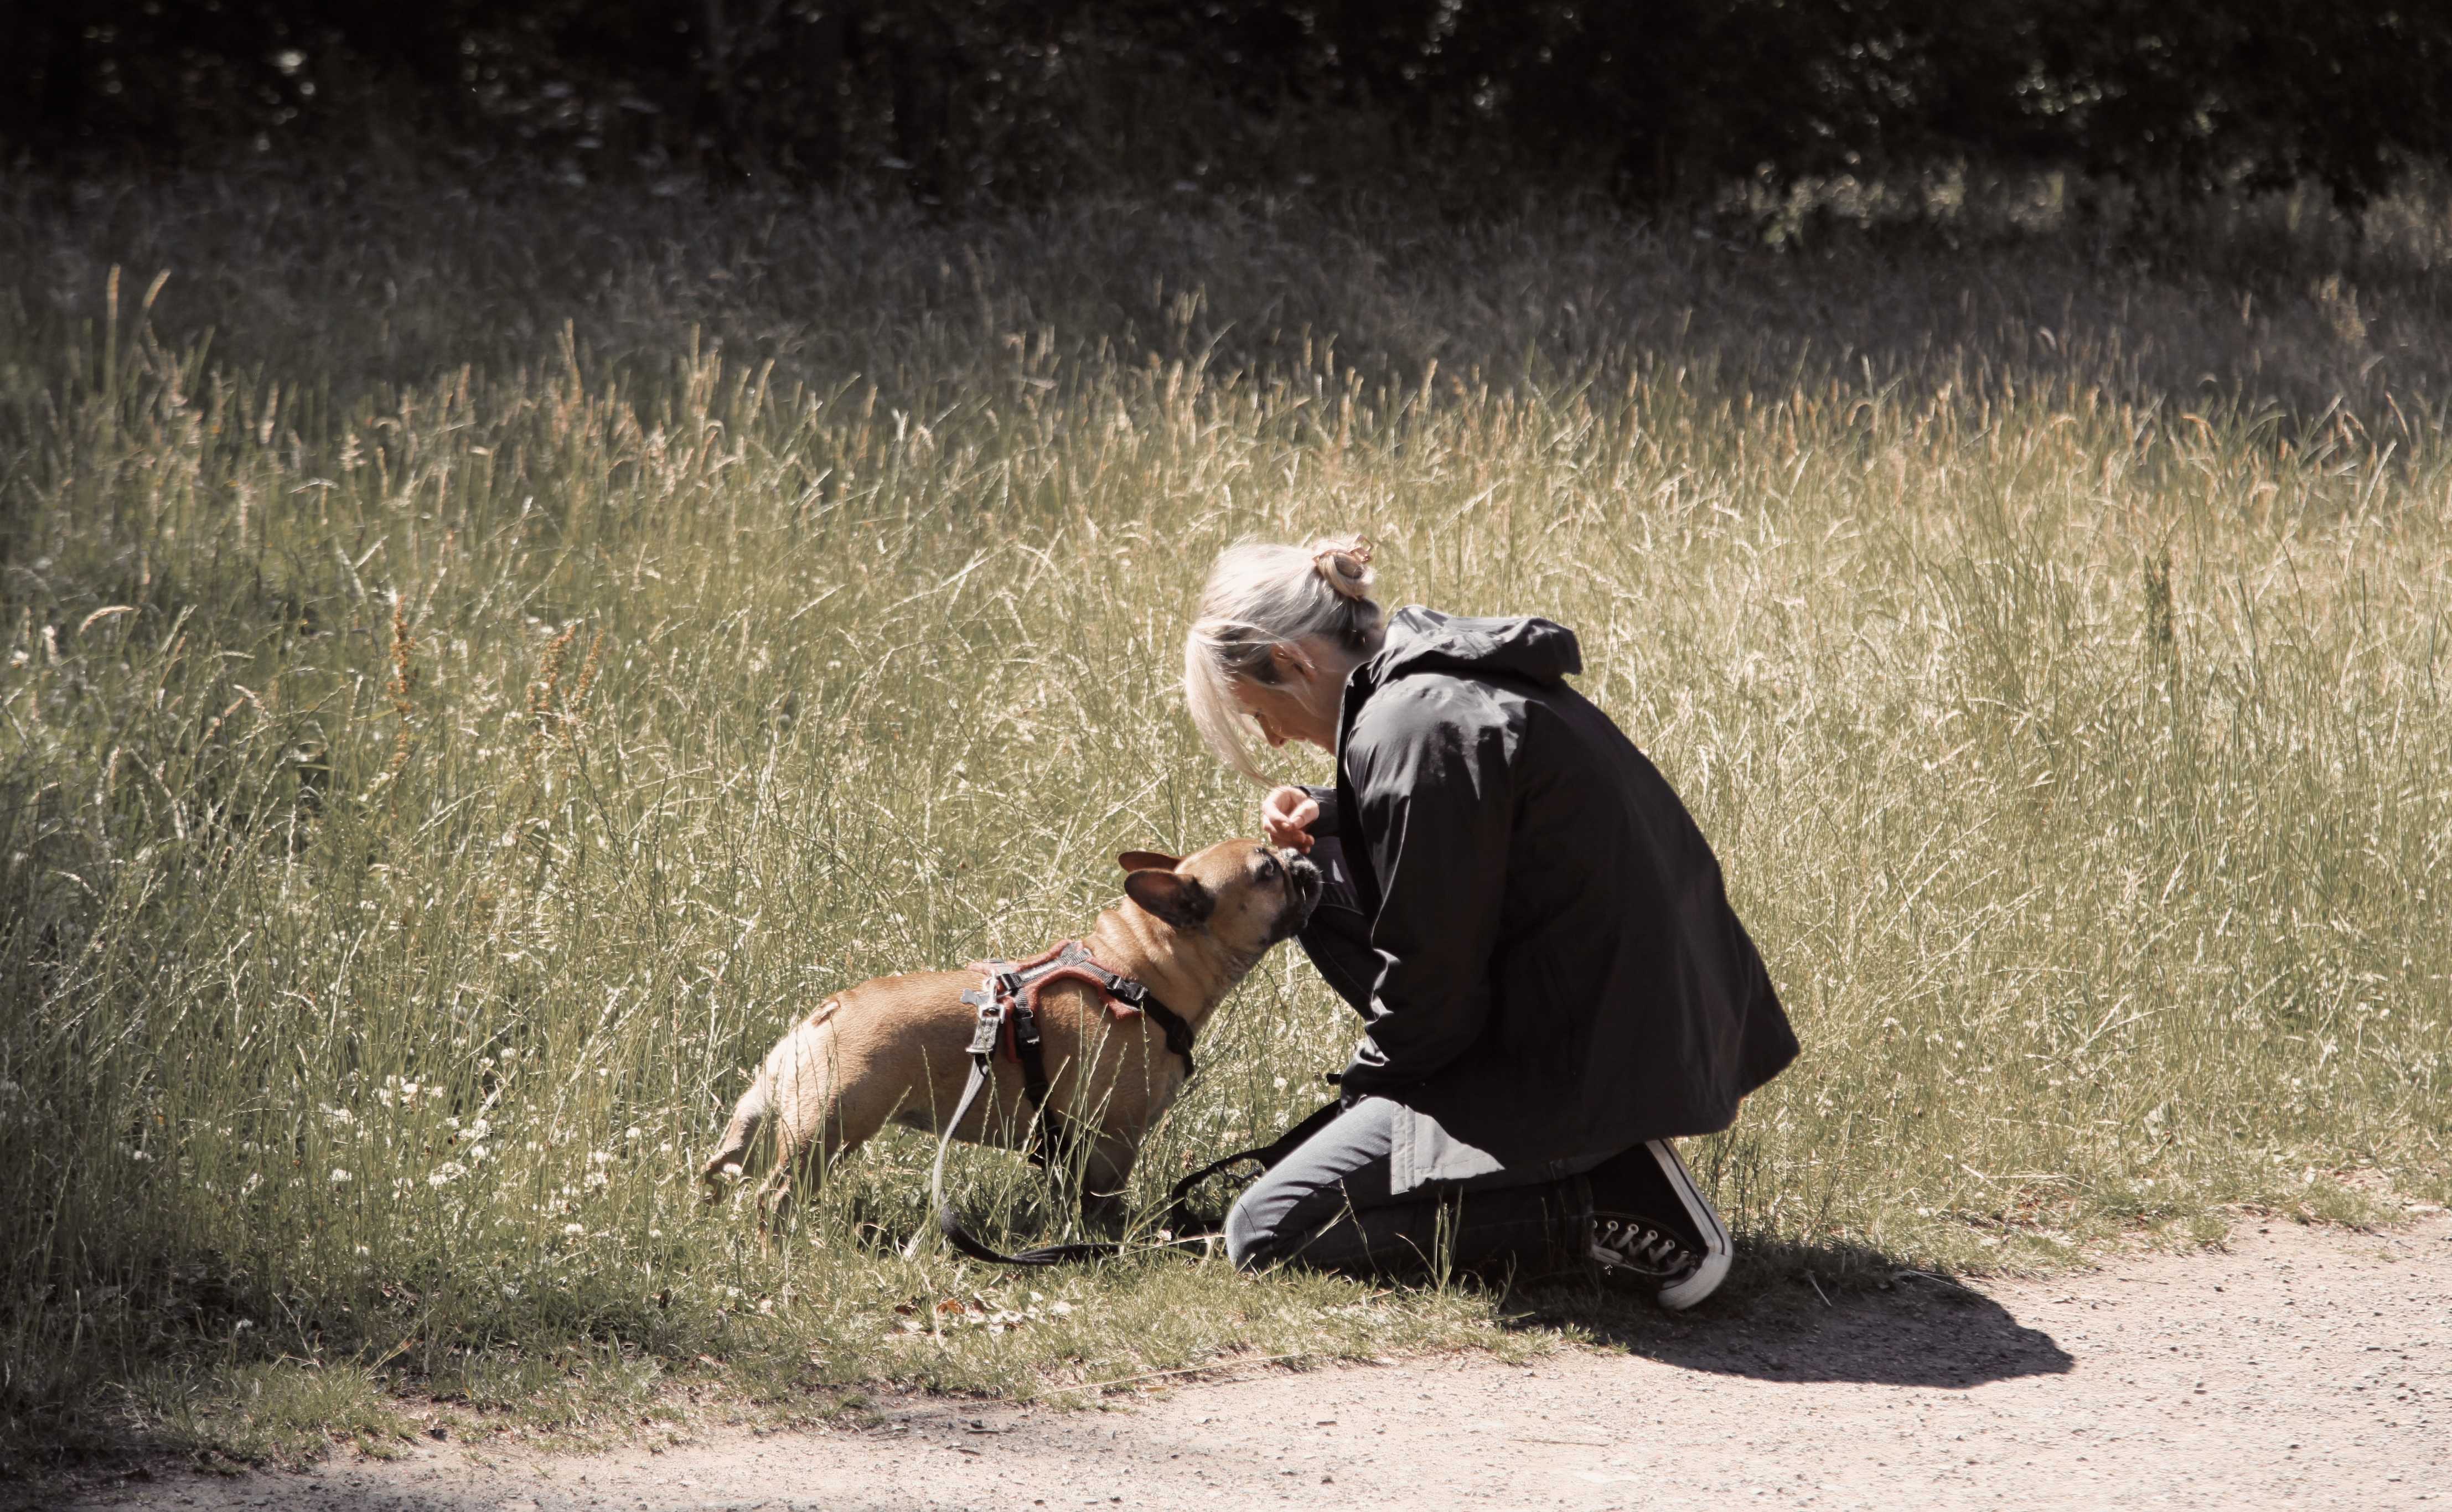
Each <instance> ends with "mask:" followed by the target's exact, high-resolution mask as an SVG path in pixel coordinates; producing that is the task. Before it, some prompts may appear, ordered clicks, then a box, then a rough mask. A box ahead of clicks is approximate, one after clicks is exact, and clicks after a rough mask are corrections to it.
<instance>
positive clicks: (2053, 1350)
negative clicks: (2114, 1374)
mask: <svg viewBox="0 0 2452 1512" xmlns="http://www.w3.org/2000/svg"><path fill="white" fill-rule="evenodd" d="M1513 1300H1514V1301H1515V1302H1516V1303H1518V1304H1519V1305H1520V1307H1521V1310H1518V1311H1516V1312H1514V1313H1513V1315H1512V1316H1510V1317H1509V1318H1508V1320H1507V1323H1508V1325H1509V1326H1511V1327H1514V1328H1519V1329H1553V1330H1559V1331H1572V1332H1574V1333H1577V1334H1580V1335H1583V1336H1584V1337H1586V1338H1587V1339H1589V1340H1590V1342H1592V1343H1594V1344H1597V1345H1600V1346H1601V1347H1603V1348H1615V1349H1624V1350H1626V1351H1627V1352H1628V1353H1630V1354H1638V1355H1642V1356H1645V1357H1646V1358H1648V1359H1652V1360H1658V1361H1660V1362H1661V1363H1663V1364H1665V1365H1677V1366H1681V1367H1683V1368H1685V1369H1689V1370H1706V1371H1710V1372H1712V1373H1713V1374H1717V1375H1738V1376H1750V1377H1752V1378H1754V1379H1756V1380H1762V1381H1794V1382H1834V1381H1835V1382H1856V1383H1862V1384H1869V1385H1887V1386H1935V1387H1942V1388H1946V1389H1965V1388H1967V1387H1970V1386H1979V1385H1983V1384H1987V1383H1988V1382H1993V1381H2007V1380H2013V1379H2015V1378H2018V1377H2021V1376H2047V1375H2062V1374H2066V1372H2067V1371H2068V1370H2069V1369H2070V1368H2071V1367H2072V1366H2074V1365H2076V1363H2077V1362H2076V1360H2075V1359H2074V1358H2073V1357H2072V1356H2071V1355H2070V1354H2069V1353H2068V1351H2067V1350H2066V1349H2063V1348H2062V1347H2061V1346H2060V1345H2059V1343H2058V1342H2057V1341H2055V1340H2054V1339H2053V1338H2052V1337H2051V1335H2049V1334H2047V1333H2045V1332H2043V1331H2042V1330H2041V1329H2038V1328H2030V1327H2028V1326H2027V1325H2025V1324H2022V1323H2020V1322H2019V1321H2018V1320H2017V1318H2016V1317H2015V1316H2014V1315H2013V1314H2012V1313H2011V1312H2010V1311H2009V1309H2008V1308H2007V1307H2005V1306H2002V1305H2001V1304H2000V1303H1998V1302H1996V1301H1994V1300H1993V1299H1992V1298H1991V1297H1989V1296H1987V1295H1985V1294H1984V1293H1983V1292H1981V1291H1978V1290H1975V1289H1972V1288H1970V1287H1968V1286H1962V1285H1960V1284H1958V1283H1956V1282H1953V1281H1949V1280H1947V1279H1944V1278H1941V1277H1938V1276H1933V1275H1929V1274H1927V1273H1925V1272H1922V1271H1916V1270H1911V1269H1908V1268H1906V1267H1903V1266H1902V1265H1901V1264H1900V1263H1899V1262H1898V1261H1896V1260H1894V1259H1891V1258H1890V1257H1888V1256H1886V1255H1883V1254H1882V1253H1881V1252H1880V1251H1878V1250H1874V1249H1869V1248H1867V1247H1863V1246H1860V1245H1846V1244H1819V1245H1796V1244H1788V1243H1769V1244H1756V1245H1740V1246H1739V1247H1738V1249H1737V1264H1736V1268H1735V1270H1734V1271H1733V1272H1731V1274H1730V1278H1729V1281H1728V1284H1727V1285H1726V1286H1723V1287H1722V1288H1721V1291H1720V1293H1719V1294H1718V1295H1717V1296H1715V1297H1713V1298H1712V1299H1711V1300H1710V1301H1709V1302H1707V1303H1705V1304H1704V1305H1703V1306H1700V1307H1697V1308H1695V1309H1694V1310H1693V1311H1691V1312H1689V1313H1683V1314H1665V1313H1662V1312H1659V1311H1657V1310H1656V1309H1653V1308H1651V1307H1649V1306H1644V1305H1643V1304H1641V1303H1636V1302H1632V1301H1630V1300H1627V1299H1621V1298H1618V1297H1614V1296H1599V1295H1594V1294H1592V1293H1590V1292H1585V1291H1576V1290H1567V1289H1563V1288H1548V1289H1541V1290H1532V1291H1526V1292H1520V1293H1518V1294H1516V1296H1515V1298H1514V1299H1513Z"/></svg>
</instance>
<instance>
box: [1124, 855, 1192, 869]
mask: <svg viewBox="0 0 2452 1512" xmlns="http://www.w3.org/2000/svg"><path fill="white" fill-rule="evenodd" d="M1116 864H1117V866H1120V867H1122V868H1123V869H1124V870H1125V871H1127V872H1153V871H1155V872H1172V871H1174V870H1175V869H1176V868H1177V867H1178V866H1181V865H1182V864H1183V857H1181V856H1179V855H1161V854H1158V853H1157V852H1156V851H1126V852H1125V853H1124V854H1121V855H1119V856H1117V857H1116Z"/></svg>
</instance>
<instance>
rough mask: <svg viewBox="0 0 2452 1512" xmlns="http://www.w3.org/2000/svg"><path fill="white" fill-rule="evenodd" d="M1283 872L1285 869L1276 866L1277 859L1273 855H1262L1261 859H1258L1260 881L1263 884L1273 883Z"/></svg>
mask: <svg viewBox="0 0 2452 1512" xmlns="http://www.w3.org/2000/svg"><path fill="white" fill-rule="evenodd" d="M1284 872H1285V868H1284V867H1281V866H1279V865H1278V864H1277V858H1276V857H1275V856H1274V855H1264V856H1262V857H1261V858H1260V880H1261V881H1263V882H1274V881H1275V880H1276V879H1277V878H1278V876H1279V875H1281V874H1283V873H1284Z"/></svg>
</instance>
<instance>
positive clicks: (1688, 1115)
mask: <svg viewBox="0 0 2452 1512" xmlns="http://www.w3.org/2000/svg"><path fill="white" fill-rule="evenodd" d="M1370 560H1371V552H1370V547H1369V546H1368V544H1367V543H1364V542H1361V541H1358V540H1356V541H1353V542H1341V543H1339V542H1333V543H1325V544H1315V545H1312V546H1288V545H1259V544H1246V545H1240V546H1236V547H1234V548H1232V549H1231V550H1229V551H1227V552H1225V553H1224V554H1223V555H1222V556H1220V557H1219V558H1218V560H1217V562H1216V566H1215V567H1214V568H1213V569H1212V570H1211V573H1210V577H1209V583H1208V586H1207V588H1206V589H1205V590H1204V592H1203V593H1202V595H1201V599H1200V606H1199V611H1198V616H1197V619H1196V622H1195V624H1194V625H1193V628H1192V632H1191V635H1190V636H1189V638H1187V639H1186V642H1185V645H1184V692H1185V694H1186V696H1187V697H1188V698H1189V700H1190V703H1191V707H1192V714H1193V717H1194V720H1195V722H1196V724H1197V725H1198V726H1199V728H1200V733H1201V736H1202V737H1203V738H1204V739H1205V740H1206V741H1207V742H1208V743H1209V745H1210V747H1211V748H1212V749H1213V750H1215V751H1216V753H1217V755H1218V756H1220V757H1222V758H1223V759H1224V760H1226V761H1227V762H1229V763H1230V764H1232V765H1233V766H1234V767H1235V768H1236V770H1237V771H1239V772H1241V773H1243V774H1244V775H1245V776H1250V777H1252V778H1253V779H1254V780H1256V781H1258V782H1261V783H1263V784H1264V785H1265V784H1266V783H1267V781H1268V778H1267V777H1266V776H1265V775H1264V774H1263V773H1262V771H1261V769H1260V766H1259V763H1258V760H1257V759H1256V755H1255V753H1254V751H1253V748H1252V740H1251V736H1253V735H1254V734H1257V735H1259V736H1262V737H1263V738H1265V739H1266V740H1267V742H1268V743H1269V744H1270V745H1271V746H1272V747H1275V746H1281V745H1283V744H1285V742H1287V741H1288V740H1304V741H1309V742H1310V743H1311V744H1314V745H1316V746H1318V747H1320V748H1321V749H1323V750H1326V751H1329V752H1331V753H1333V754H1334V755H1335V757H1336V782H1335V786H1334V787H1333V788H1299V787H1277V788H1275V789H1273V790H1272V791H1271V792H1270V794H1269V795H1268V796H1267V797H1266V798H1265V799H1263V800H1262V804H1261V822H1262V824H1263V825H1264V827H1265V828H1266V829H1267V831H1268V834H1269V838H1270V839H1271V840H1272V841H1273V842H1274V843H1275V844H1278V845H1292V846H1295V847H1298V848H1301V849H1303V850H1305V851H1308V852H1309V853H1310V854H1311V855H1312V857H1313V858H1314V859H1315V860H1316V861H1318V862H1319V863H1320V865H1321V868H1322V870H1323V871H1324V872H1325V873H1326V874H1328V877H1329V879H1330V887H1329V892H1328V894H1327V896H1326V898H1325V899H1324V900H1323V901H1322V903H1321V905H1320V907H1319V909H1318V910H1317V912H1315V913H1314V914H1313V919H1312V923H1311V926H1310V927H1309V928H1308V929H1306V930H1305V931H1304V932H1303V933H1302V936H1301V939H1302V944H1303V947H1304V949H1305V950H1306V951H1307V952H1309V953H1310V955H1311V958H1312V960H1313V962H1314V964H1315V965H1316V966H1317V967H1318V969H1319V972H1320V974H1321V975H1322V976H1323V977H1324V978H1326V979H1327V981H1328V984H1329V986H1330V987H1332V988H1334V989H1335V991H1336V992H1337V993H1338V994H1339V995H1340V996H1342V997H1343V998H1344V999H1345V1000H1346V1001H1347V1002H1349V1003H1351V1004H1352V1005H1353V1006H1354V1007H1355V1010H1356V1011H1359V1012H1360V1013H1361V1015H1362V1018H1363V1021H1364V1024H1365V1030H1364V1032H1363V1036H1362V1039H1361V1042H1360V1043H1359V1044H1358V1045H1357V1046H1355V1051H1354V1056H1353V1059H1352V1061H1351V1062H1350V1063H1349V1064H1348V1065H1347V1067H1346V1069H1345V1070H1344V1072H1343V1075H1342V1079H1341V1082H1340V1087H1341V1090H1342V1092H1343V1104H1344V1111H1343V1112H1342V1113H1341V1114H1340V1115H1339V1116H1338V1117H1337V1118H1336V1119H1335V1122H1333V1123H1331V1124H1329V1125H1328V1126H1327V1127H1326V1128H1325V1129H1321V1130H1320V1131H1319V1132H1318V1133H1317V1134H1315V1135H1314V1136H1313V1137H1312V1138H1311V1139H1310V1140H1309V1141H1307V1142H1306V1143H1304V1144H1303V1145H1302V1146H1301V1147H1299V1148H1298V1149H1296V1150H1295V1152H1294V1153H1293V1154H1292V1155H1291V1156H1289V1157H1288V1158H1287V1159H1285V1160H1284V1161H1283V1162H1281V1163H1280V1164H1279V1165H1278V1166H1277V1167H1276V1168H1275V1169H1273V1170H1271V1171H1270V1172H1269V1173H1268V1174H1267V1175H1265V1176H1263V1177H1262V1178H1261V1179H1260V1180H1259V1181H1258V1182H1257V1183H1256V1184H1255V1185H1254V1186H1253V1187H1252V1188H1249V1189H1248V1190H1246V1191H1245V1192H1244V1194H1243V1195H1242V1197H1241V1198H1240V1200H1238V1201H1237V1202H1236V1204H1235V1207H1234V1209H1233V1210H1232V1211H1231V1212H1230V1213H1229V1214H1228V1217H1227V1226H1226V1238H1227V1247H1228V1249H1229V1252H1230V1253H1231V1254H1232V1255H1233V1256H1234V1258H1235V1262H1236V1264H1237V1265H1240V1266H1246V1267H1251V1266H1260V1265H1267V1264H1271V1263H1274V1262H1279V1261H1284V1262H1291V1263H1295V1264H1300V1265H1307V1266H1315V1267H1324V1268H1333V1269H1340V1270H1351V1271H1374V1272H1390V1271H1405V1270H1414V1269H1419V1268H1423V1267H1429V1266H1435V1265H1441V1264H1444V1265H1447V1266H1453V1267H1456V1268H1459V1269H1477V1268H1492V1267H1514V1268H1515V1269H1516V1270H1517V1271H1518V1272H1519V1273H1522V1274H1527V1275H1537V1274H1546V1273H1555V1272H1558V1271H1561V1270H1568V1269H1571V1268H1582V1269H1587V1270H1589V1271H1591V1272H1592V1273H1593V1274H1595V1275H1596V1276H1598V1277H1599V1278H1600V1279H1602V1280H1604V1281H1606V1282H1609V1283H1610V1284H1612V1285H1615V1286H1638V1287H1643V1288H1647V1289H1656V1292H1657V1295H1658V1297H1659V1299H1660V1301H1661V1302H1662V1303H1663V1304H1664V1305H1666V1306H1671V1307H1688V1306H1693V1305H1694V1304H1695V1303H1697V1302H1700V1301H1701V1300H1702V1299H1703V1298H1704V1297H1706V1296H1708V1295H1710V1292H1711V1291H1712V1290H1713V1289H1714V1288H1715V1287H1717V1286H1719V1284H1720V1280H1721V1278H1722V1277H1723V1276H1724V1275H1726V1274H1727V1272H1728V1267H1729V1235H1728V1230H1727V1228H1726V1227H1723V1226H1722V1224H1721V1222H1720V1218H1719V1215H1718V1214H1717V1213H1716V1212H1714V1211H1713V1210H1712V1208H1711V1205H1710V1202H1709V1201H1707V1200H1706V1199H1705V1197H1704V1195H1703V1193H1702V1191H1701V1189H1700V1188H1698V1187H1696V1185H1695V1183H1694V1181H1693V1178H1692V1177H1691V1175H1690V1174H1689V1173H1688V1171H1687V1169H1686V1167H1685V1164H1684V1163H1683V1162H1682V1161H1681V1160H1679V1158H1678V1156H1677V1152H1676V1149H1675V1148H1674V1147H1673V1146H1672V1145H1671V1143H1670V1141H1671V1139H1674V1138H1679V1137H1684V1136H1689V1135H1695V1134H1707V1133H1710V1132H1713V1131H1715V1130H1718V1129H1725V1128H1727V1127H1728V1126H1729V1124H1730V1122H1731V1121H1732V1120H1733V1119H1734V1118H1735V1116H1736V1111H1737V1103H1738V1100H1739V1099H1740V1098H1742V1097H1743V1096H1745V1094H1746V1093H1748V1092H1750V1091H1751V1090H1754V1089H1755V1088H1756V1087H1759V1086H1760V1085H1762V1084H1763V1083H1764V1082H1766V1081H1768V1080H1770V1078H1771V1077H1772V1076H1773V1075H1775V1074H1776V1073H1777V1072H1778V1071H1779V1070H1781V1068H1783V1067H1785V1066H1786V1065H1787V1064H1788V1062H1789V1061H1790V1059H1791V1058H1793V1057H1794V1055H1795V1053H1796V1040H1795V1037H1794V1036H1793V1035H1792V1034H1791V1033H1790V1031H1789V1026H1788V1019H1787V1017H1786V1015H1785V1014H1783V1013H1782V1012H1781V1011H1780V1006H1779V1000H1778V998H1777V997H1776V996H1775V995H1774V994H1773V992H1772V991H1771V985H1770V977H1769V976H1768V975H1767V974H1766V973H1765V972H1764V970H1763V964H1762V959H1761V957H1760V956H1759V955H1757V954H1756V953H1755V951H1754V946H1753V942H1752V941H1751V940H1750V939H1749V938H1748V937H1747V935H1746V932H1745V928H1744V926H1743V925H1741V924H1739V923H1738V922H1737V916H1736V914H1735V913H1733V912H1732V911H1731V910H1730V907H1729V902H1728V896H1727V893H1725V891H1724V890H1723V888H1722V885H1721V877H1720V867H1719V863H1718V861H1717V860H1715V859H1714V858H1713V856H1712V854H1711V851H1710V846H1709V845H1707V844H1706V843H1705V842H1704V839H1703V835H1702V833H1701V832H1700V831H1699V830H1697V829H1696V828H1695V826H1694V821H1693V819H1692V818H1691V816H1690V815H1688V814H1687V812H1686V809H1685V806H1684V805H1683V804H1682V803H1680V802H1679V801H1678V799H1677V795H1676V794H1675V793H1673V792H1671V789H1670V787H1669V784H1668V782H1667V781H1666V780H1665V779H1663V778H1662V776H1661V775H1660V773H1659V772H1658V771H1657V770H1656V769H1654V768H1653V766H1652V765H1651V762H1650V761H1649V760H1647V759H1645V757H1644V756H1643V753H1641V752H1640V751H1637V750H1636V749H1635V748H1634V744H1633V742H1631V740H1629V739H1628V738H1627V737H1626V736H1625V734H1624V733H1623V732H1621V731H1620V730H1619V729H1618V728H1617V726H1616V725H1614V724H1612V722H1611V721H1610V719H1609V717H1608V716H1606V715H1604V714H1602V713H1601V712H1600V710H1598V709H1597V708H1595V707H1593V706H1592V703H1591V702H1590V701H1588V700H1587V699H1585V698H1584V697H1582V696H1581V695H1580V694H1578V693H1576V692H1575V691H1574V690H1573V689H1572V688H1571V687H1569V686H1568V685H1567V682H1566V677H1568V675H1570V674H1572V673H1576V672H1580V671H1581V670H1582V669H1583V664H1582V658H1581V657H1580V655H1579V653H1578V651H1577V648H1576V644H1575V637H1574V634H1573V633H1572V631H1569V630H1567V629H1565V628H1563V627H1561V626H1559V625H1555V624H1552V623H1551V622H1550V621H1548V620H1546V619H1530V618H1526V619H1462V618H1457V617H1453V616H1449V615H1444V614H1440V613H1437V612H1435V611H1434V610H1430V609H1422V608H1406V609H1401V610H1399V611H1397V612H1396V614H1395V615H1394V618H1393V619H1392V618H1390V617H1389V616H1387V615H1386V614H1385V613H1384V612H1383V611H1382V610H1381V608H1380V606H1379V604H1378V603H1377V602H1376V601H1375V600H1374V599H1373V597H1372V594H1371V583H1372V574H1371V569H1370V565H1369V564H1370Z"/></svg>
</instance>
